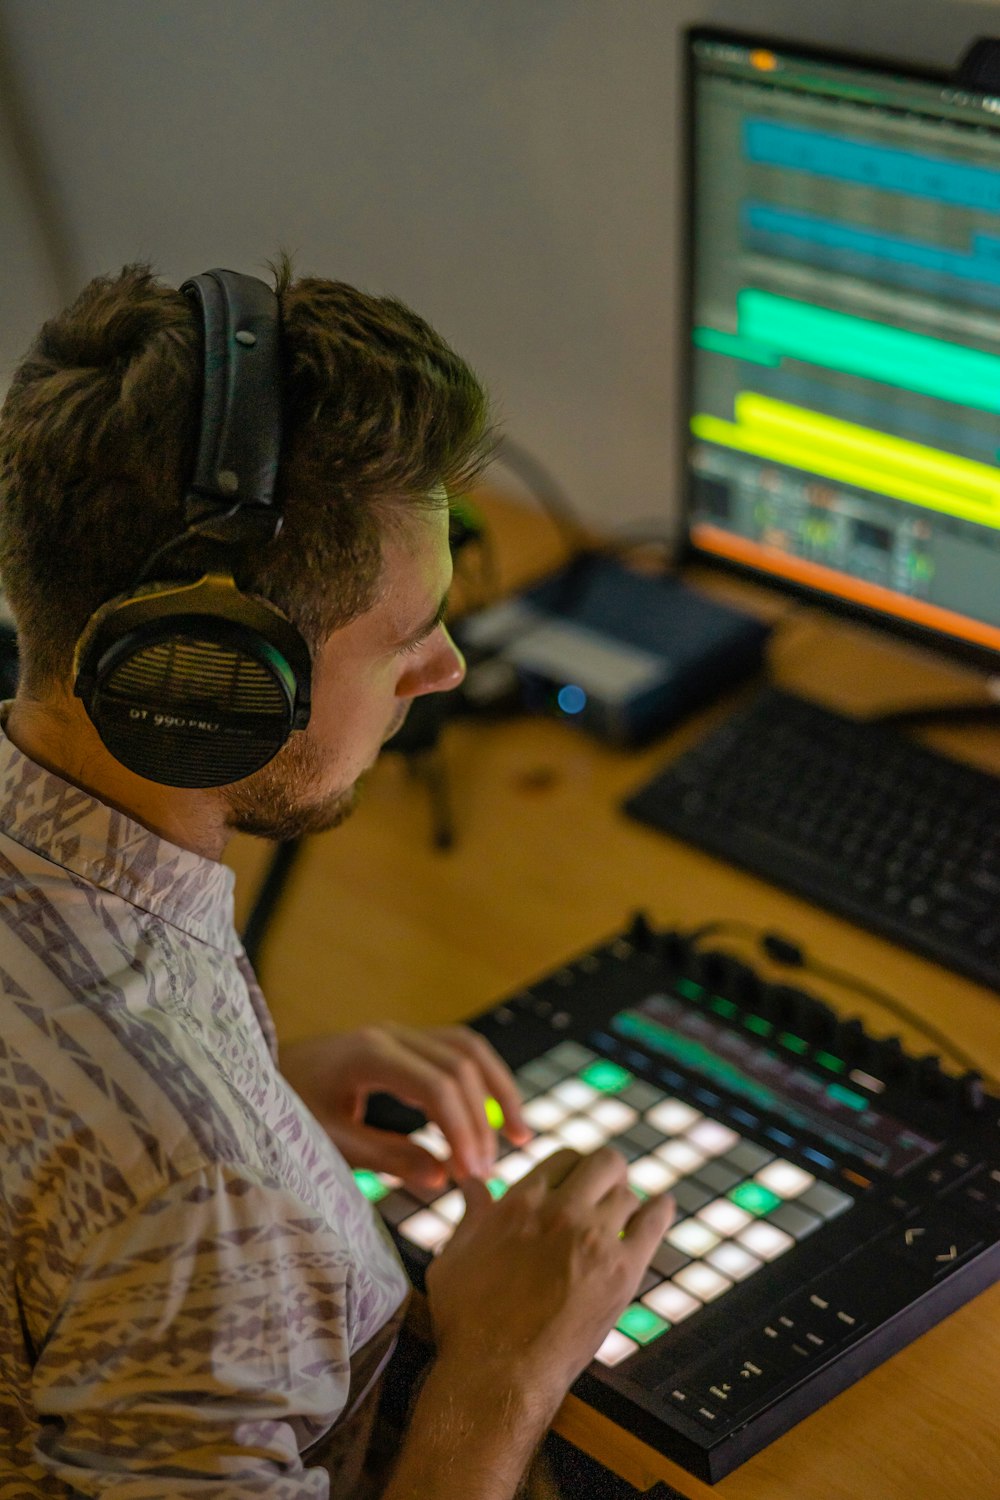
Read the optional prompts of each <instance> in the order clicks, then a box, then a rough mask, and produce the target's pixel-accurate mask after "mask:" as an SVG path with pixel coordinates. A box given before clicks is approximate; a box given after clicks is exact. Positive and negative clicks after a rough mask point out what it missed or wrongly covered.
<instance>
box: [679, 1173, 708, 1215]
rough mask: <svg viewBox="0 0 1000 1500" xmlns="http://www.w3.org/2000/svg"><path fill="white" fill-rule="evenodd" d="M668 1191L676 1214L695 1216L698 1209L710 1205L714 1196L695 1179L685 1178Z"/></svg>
mask: <svg viewBox="0 0 1000 1500" xmlns="http://www.w3.org/2000/svg"><path fill="white" fill-rule="evenodd" d="M670 1191H671V1193H672V1194H673V1198H674V1202H675V1203H676V1204H677V1209H678V1212H680V1213H683V1214H696V1213H697V1212H698V1210H699V1208H704V1207H705V1204H706V1203H711V1201H712V1199H713V1198H714V1197H715V1196H716V1195H715V1193H714V1192H713V1191H712V1189H711V1188H709V1187H705V1186H704V1185H703V1184H702V1183H700V1182H699V1181H698V1179H697V1177H685V1178H684V1179H683V1180H682V1181H681V1182H678V1183H675V1184H674V1186H673V1187H672V1188H671V1189H670Z"/></svg>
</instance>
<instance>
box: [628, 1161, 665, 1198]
mask: <svg viewBox="0 0 1000 1500" xmlns="http://www.w3.org/2000/svg"><path fill="white" fill-rule="evenodd" d="M628 1180H629V1182H630V1183H631V1184H632V1186H633V1187H636V1188H640V1189H641V1190H642V1192H644V1193H649V1194H650V1195H655V1194H656V1193H663V1192H665V1191H666V1190H667V1188H668V1187H673V1185H674V1183H675V1182H676V1181H677V1173H676V1172H671V1171H670V1169H669V1167H665V1166H664V1164H663V1162H661V1161H657V1160H656V1158H655V1157H654V1156H640V1157H639V1159H638V1161H634V1162H632V1163H631V1164H630V1166H629V1169H628Z"/></svg>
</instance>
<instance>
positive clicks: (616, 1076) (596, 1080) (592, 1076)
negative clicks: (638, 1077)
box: [580, 1058, 633, 1094]
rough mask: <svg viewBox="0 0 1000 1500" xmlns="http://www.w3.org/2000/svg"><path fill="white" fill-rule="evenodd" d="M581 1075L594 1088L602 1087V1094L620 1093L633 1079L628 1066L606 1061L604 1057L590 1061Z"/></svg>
mask: <svg viewBox="0 0 1000 1500" xmlns="http://www.w3.org/2000/svg"><path fill="white" fill-rule="evenodd" d="M580 1077H581V1078H582V1079H583V1081H584V1083H589V1084H590V1087H591V1088H592V1089H600V1091H601V1093H602V1094H617V1093H620V1092H621V1090H622V1089H627V1088H628V1086H629V1084H630V1083H631V1082H632V1081H633V1080H632V1074H631V1073H630V1072H628V1070H627V1069H626V1068H620V1067H619V1066H618V1064H617V1063H613V1062H605V1061H604V1059H603V1058H598V1060H597V1061H596V1062H592V1063H590V1065H589V1066H588V1067H586V1068H584V1070H583V1072H582V1073H581V1074H580Z"/></svg>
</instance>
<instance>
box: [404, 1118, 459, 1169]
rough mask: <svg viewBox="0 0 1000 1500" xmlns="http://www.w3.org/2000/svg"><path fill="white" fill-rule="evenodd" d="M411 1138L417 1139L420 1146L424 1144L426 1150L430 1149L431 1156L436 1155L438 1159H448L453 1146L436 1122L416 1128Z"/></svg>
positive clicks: (412, 1139)
mask: <svg viewBox="0 0 1000 1500" xmlns="http://www.w3.org/2000/svg"><path fill="white" fill-rule="evenodd" d="M410 1140H411V1141H415V1142H416V1143H417V1145H418V1146H423V1148H424V1150H425V1151H429V1152H430V1154H431V1156H433V1157H436V1158H437V1160H438V1161H447V1160H448V1158H449V1156H450V1155H451V1147H450V1146H449V1145H448V1142H447V1141H446V1140H445V1138H444V1135H443V1134H442V1133H441V1131H440V1130H439V1129H438V1127H437V1126H436V1125H434V1124H428V1125H424V1126H423V1127H422V1128H421V1129H420V1130H414V1131H413V1133H412V1134H411V1136H410Z"/></svg>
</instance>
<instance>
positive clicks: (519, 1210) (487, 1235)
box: [427, 1146, 674, 1409]
mask: <svg viewBox="0 0 1000 1500" xmlns="http://www.w3.org/2000/svg"><path fill="white" fill-rule="evenodd" d="M462 1189H463V1191H464V1193H465V1197H466V1203H467V1205H468V1206H467V1211H466V1214H465V1217H464V1218H463V1219H462V1222H461V1223H460V1224H459V1225H458V1228H457V1229H456V1231H455V1234H454V1236H453V1237H452V1239H451V1241H450V1242H449V1243H448V1244H447V1245H446V1246H445V1248H444V1250H443V1251H442V1252H441V1254H440V1255H439V1256H438V1257H437V1258H436V1259H435V1261H434V1262H433V1264H432V1265H431V1266H430V1267H429V1269H428V1272H427V1294H428V1298H429V1300H430V1310H431V1317H432V1319H433V1322H434V1331H435V1336H436V1340H437V1348H438V1363H439V1365H440V1367H441V1370H442V1372H444V1371H446V1370H447V1371H453V1372H461V1371H463V1370H464V1371H465V1372H466V1374H465V1378H466V1379H469V1378H470V1376H469V1372H470V1371H473V1370H479V1371H481V1372H482V1374H483V1377H484V1378H485V1379H489V1378H490V1377H491V1374H492V1377H493V1378H495V1379H496V1380H497V1381H498V1383H499V1382H501V1381H502V1380H506V1381H509V1379H510V1378H511V1376H516V1377H517V1378H518V1379H519V1380H520V1381H523V1382H524V1386H525V1389H527V1390H530V1391H534V1392H536V1393H539V1394H541V1393H545V1394H547V1395H548V1396H549V1398H550V1399H551V1400H554V1401H555V1402H556V1403H558V1401H559V1399H561V1397H562V1395H563V1394H564V1393H565V1391H566V1390H567V1389H568V1387H569V1386H570V1385H571V1384H572V1382H573V1381H574V1380H575V1378H576V1376H577V1375H578V1374H579V1373H580V1371H581V1370H582V1369H583V1368H584V1366H585V1365H586V1364H587V1363H588V1362H589V1360H590V1359H591V1358H592V1357H593V1354H594V1351H595V1350H596V1349H597V1348H598V1347H599V1346H600V1344H601V1342H602V1340H603V1339H604V1337H605V1335H606V1334H607V1332H608V1330H609V1329H610V1328H611V1327H612V1325H613V1324H614V1322H615V1320H616V1318H618V1316H619V1315H620V1313H621V1311H622V1309H623V1308H624V1307H625V1306H626V1304H627V1303H628V1302H629V1301H630V1300H631V1299H632V1298H633V1297H634V1296H635V1294H636V1291H637V1289H638V1286H639V1282H640V1281H641V1279H642V1275H643V1272H644V1271H645V1269H646V1267H647V1265H648V1264H649V1261H650V1259H651V1258H652V1256H653V1255H654V1253H655V1251H656V1248H657V1246H658V1245H659V1243H660V1241H661V1240H662V1238H663V1236H664V1235H665V1234H666V1232H667V1230H668V1229H669V1227H670V1224H671V1222H672V1220H673V1215H674V1204H673V1200H672V1199H671V1198H669V1197H661V1198H651V1199H650V1200H649V1201H648V1202H646V1203H643V1204H642V1205H641V1206H640V1204H639V1202H638V1200H637V1198H636V1196H635V1194H634V1193H633V1192H632V1190H631V1188H630V1187H629V1186H628V1179H627V1177H626V1165H625V1161H624V1158H623V1157H622V1156H621V1155H619V1153H618V1152H617V1151H614V1150H612V1149H611V1148H610V1147H607V1146H605V1147H602V1148H601V1149H600V1150H598V1151H595V1152H594V1153H593V1155H591V1156H585V1157H581V1156H579V1155H578V1154H577V1153H576V1152H575V1151H559V1152H557V1153H555V1154H554V1155H552V1156H550V1157H548V1158H547V1159H546V1160H544V1161H542V1162H540V1163H539V1165H538V1166H537V1167H535V1169H534V1170H533V1171H532V1172H530V1173H529V1174H528V1175H527V1176H526V1177H523V1178H522V1179H521V1181H520V1182H517V1183H515V1184H514V1186H513V1187H512V1188H510V1189H509V1191H508V1192H507V1193H506V1194H505V1195H504V1196H503V1198H501V1199H500V1201H499V1202H496V1203H494V1202H493V1201H492V1199H491V1197H490V1194H489V1192H488V1191H487V1189H486V1188H485V1186H484V1185H483V1184H482V1183H480V1182H465V1183H463V1184H462ZM553 1409H554V1408H553Z"/></svg>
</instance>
